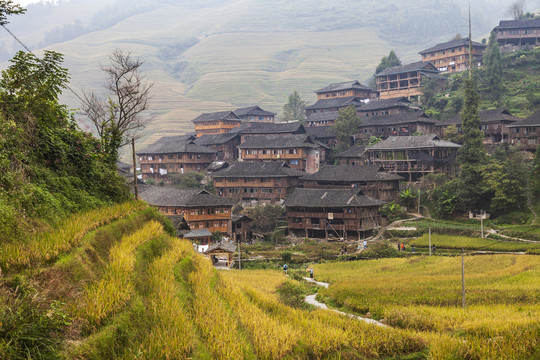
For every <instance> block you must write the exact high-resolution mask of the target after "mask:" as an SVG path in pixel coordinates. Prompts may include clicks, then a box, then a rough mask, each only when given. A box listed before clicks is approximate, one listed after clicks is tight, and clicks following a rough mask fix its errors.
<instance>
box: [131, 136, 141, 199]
mask: <svg viewBox="0 0 540 360" xmlns="http://www.w3.org/2000/svg"><path fill="white" fill-rule="evenodd" d="M131 150H132V152H133V186H134V187H135V199H137V200H138V199H139V185H138V184H137V160H136V159H135V139H134V138H131Z"/></svg>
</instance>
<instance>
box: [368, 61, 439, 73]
mask: <svg viewBox="0 0 540 360" xmlns="http://www.w3.org/2000/svg"><path fill="white" fill-rule="evenodd" d="M417 70H422V71H426V72H432V73H439V70H437V69H436V68H435V66H434V65H433V64H432V63H430V62H422V61H417V62H414V63H411V64H407V65H402V66H392V67H389V68H388V69H384V70H383V71H381V72H380V73H378V74H375V76H385V75H392V74H400V73H404V72H409V71H417Z"/></svg>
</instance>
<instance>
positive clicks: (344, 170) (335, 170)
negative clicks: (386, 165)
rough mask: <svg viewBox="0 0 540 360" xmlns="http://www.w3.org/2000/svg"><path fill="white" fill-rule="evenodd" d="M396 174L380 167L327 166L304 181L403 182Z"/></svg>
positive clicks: (306, 177) (305, 176) (307, 176)
mask: <svg viewBox="0 0 540 360" xmlns="http://www.w3.org/2000/svg"><path fill="white" fill-rule="evenodd" d="M402 179H403V178H402V177H401V176H399V175H396V174H390V173H388V172H386V171H384V170H383V169H382V167H381V166H379V165H326V166H323V167H322V168H321V169H320V170H319V171H317V172H316V173H314V174H308V175H304V176H303V177H302V180H315V181H339V182H346V183H349V182H360V181H391V180H402Z"/></svg>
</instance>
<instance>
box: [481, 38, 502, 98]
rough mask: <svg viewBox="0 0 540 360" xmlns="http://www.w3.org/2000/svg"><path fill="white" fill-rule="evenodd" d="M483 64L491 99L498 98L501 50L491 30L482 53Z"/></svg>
mask: <svg viewBox="0 0 540 360" xmlns="http://www.w3.org/2000/svg"><path fill="white" fill-rule="evenodd" d="M484 64H485V69H486V70H485V71H486V78H485V81H486V85H487V87H488V89H489V91H490V93H491V97H492V99H493V100H498V99H499V98H500V97H501V95H502V93H503V91H504V86H503V71H502V64H501V52H500V51H499V46H498V44H497V34H496V33H495V31H492V32H491V35H490V36H489V41H488V46H487V49H486V53H485V55H484Z"/></svg>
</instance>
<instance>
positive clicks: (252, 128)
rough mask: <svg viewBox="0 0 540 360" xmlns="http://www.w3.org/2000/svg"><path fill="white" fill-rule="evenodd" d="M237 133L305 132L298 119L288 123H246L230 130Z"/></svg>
mask: <svg viewBox="0 0 540 360" xmlns="http://www.w3.org/2000/svg"><path fill="white" fill-rule="evenodd" d="M232 131H234V132H235V133H239V134H259V135H264V134H269V135H270V134H287V133H289V134H292V133H294V134H305V133H306V130H305V129H304V125H303V124H302V123H301V122H299V121H294V122H288V123H246V124H242V125H241V126H239V127H238V128H234V129H233V130H231V132H232Z"/></svg>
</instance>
